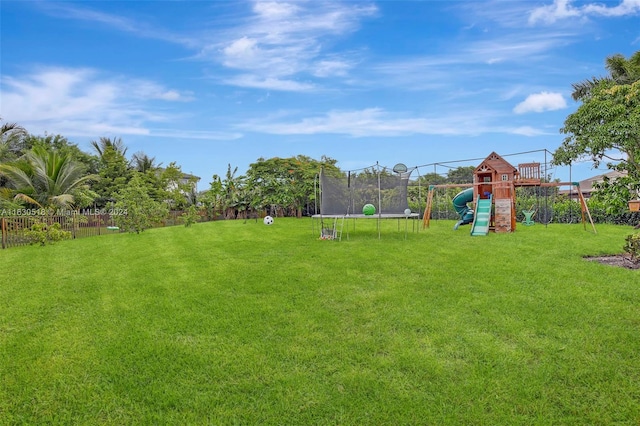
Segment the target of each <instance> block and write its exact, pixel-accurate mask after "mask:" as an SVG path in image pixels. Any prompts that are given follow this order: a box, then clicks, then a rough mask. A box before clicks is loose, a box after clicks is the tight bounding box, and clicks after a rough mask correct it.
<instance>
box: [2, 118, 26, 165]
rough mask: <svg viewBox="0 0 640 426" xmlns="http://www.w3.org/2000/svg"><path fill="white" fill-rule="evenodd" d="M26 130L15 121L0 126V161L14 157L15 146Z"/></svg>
mask: <svg viewBox="0 0 640 426" xmlns="http://www.w3.org/2000/svg"><path fill="white" fill-rule="evenodd" d="M25 136H27V131H26V130H25V129H24V128H23V127H22V126H19V125H18V124H16V123H4V124H3V125H2V127H0V163H2V162H5V161H9V160H12V159H14V157H15V153H16V151H17V147H18V146H19V145H20V142H21V141H22V139H23V138H24V137H25Z"/></svg>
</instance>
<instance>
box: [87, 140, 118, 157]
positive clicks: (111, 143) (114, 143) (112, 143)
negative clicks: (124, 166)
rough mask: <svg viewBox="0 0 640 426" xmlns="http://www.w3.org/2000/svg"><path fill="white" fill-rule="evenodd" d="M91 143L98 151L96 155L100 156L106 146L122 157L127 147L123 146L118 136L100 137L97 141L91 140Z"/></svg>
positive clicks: (105, 149)
mask: <svg viewBox="0 0 640 426" xmlns="http://www.w3.org/2000/svg"><path fill="white" fill-rule="evenodd" d="M91 145H93V148H94V149H95V150H96V151H97V152H98V155H99V156H100V157H102V156H103V155H104V153H105V151H107V149H108V148H112V149H113V150H114V151H115V152H117V153H119V154H122V156H123V157H124V156H125V155H126V153H127V147H125V146H124V142H122V139H120V138H113V139H111V138H105V137H101V138H100V139H98V141H97V142H96V141H91Z"/></svg>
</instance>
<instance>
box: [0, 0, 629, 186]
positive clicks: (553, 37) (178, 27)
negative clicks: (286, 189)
mask: <svg viewBox="0 0 640 426" xmlns="http://www.w3.org/2000/svg"><path fill="white" fill-rule="evenodd" d="M0 13H1V20H2V22H1V24H2V26H1V36H2V39H1V49H2V50H1V54H0V60H1V62H0V71H1V91H0V117H2V120H3V121H5V122H17V123H18V124H20V125H22V126H23V127H25V128H26V129H27V130H28V131H29V132H31V133H34V134H40V135H42V134H44V133H45V132H46V133H48V134H58V133H59V134H62V135H64V136H66V137H67V138H68V139H70V140H71V141H72V142H75V143H77V144H78V145H79V146H80V147H81V148H82V149H84V150H86V151H90V141H92V140H97V139H98V138H100V137H102V136H108V137H120V138H122V140H123V141H124V143H125V145H126V146H127V147H128V154H133V153H135V152H139V151H142V152H144V153H146V154H148V155H149V156H151V157H155V158H156V160H157V161H158V162H161V163H163V164H164V165H167V164H169V163H170V162H172V161H176V162H177V163H178V164H179V165H180V166H181V167H182V169H183V171H185V172H188V173H189V172H190V173H193V174H195V175H197V176H200V177H201V178H202V181H201V183H200V185H199V188H200V189H205V188H206V187H208V185H209V182H210V181H211V176H212V175H213V174H224V173H225V172H226V170H227V165H228V164H231V166H232V168H235V167H238V173H239V174H241V173H244V172H245V171H246V170H247V168H248V166H249V164H250V163H252V162H255V161H256V160H257V159H258V158H261V157H263V158H271V157H289V156H294V155H298V154H303V155H307V156H310V157H312V158H315V159H320V157H321V156H323V155H326V156H328V157H331V158H334V159H336V160H338V166H339V167H341V168H342V169H343V170H353V169H358V168H361V167H366V166H370V165H372V164H376V162H378V163H379V164H381V165H384V166H389V167H392V166H393V165H394V164H396V163H404V164H406V165H407V166H409V167H413V166H422V165H428V164H433V163H438V162H448V161H455V160H463V159H473V158H484V157H486V156H487V155H488V154H489V153H491V152H492V151H495V152H497V153H499V154H502V155H505V154H511V153H517V152H525V151H531V150H544V149H546V150H548V151H550V152H553V151H554V150H555V149H556V148H557V147H558V146H559V145H560V143H561V142H562V139H563V135H561V134H560V133H559V129H560V128H561V127H562V125H563V122H564V120H565V118H566V117H567V115H568V114H570V113H572V112H573V111H575V109H576V108H577V107H578V104H577V103H575V102H574V101H573V100H572V99H571V91H572V87H571V84H572V83H576V82H580V81H583V80H585V79H588V78H590V77H592V76H603V75H606V74H607V72H606V70H605V68H604V61H605V58H606V57H607V56H610V55H612V54H615V53H621V54H623V55H624V56H625V57H629V56H630V55H631V54H632V53H633V52H635V51H637V50H640V0H621V1H619V0H612V1H604V2H602V1H600V2H597V3H596V2H591V1H586V2H585V1H570V0H555V1H553V0H540V1H492V0H487V1H477V0H473V1H462V0H461V1H378V2H369V1H345V2H339V1H335V2H334V1H316V0H309V1H302V0H300V1H292V2H276V1H242V0H233V1H231V0H229V1H162V2H161V1H106V2H102V1H81V2H73V1H65V2H53V1H46V2H45V1H7V0H3V1H2V2H0ZM547 156H548V160H550V155H549V154H547ZM507 159H508V160H509V161H511V162H512V163H513V164H514V165H517V164H518V163H521V162H530V161H544V153H543V152H534V153H530V154H526V155H522V156H514V157H507ZM478 163H479V161H476V162H470V163H459V164H453V166H458V165H460V166H463V165H475V164H478ZM435 170H436V171H437V172H442V173H444V172H446V168H444V169H442V168H438V167H436V168H435ZM419 171H420V172H421V173H425V172H432V171H434V168H433V167H431V166H429V167H427V168H425V169H422V168H421V169H419ZM550 172H551V173H553V177H554V178H559V179H561V180H568V179H569V170H568V168H558V169H555V170H550ZM601 172H602V171H596V170H591V166H590V164H588V163H584V164H577V165H575V166H574V167H573V168H572V170H571V173H572V175H571V179H572V180H580V179H583V178H586V177H588V176H590V175H594V174H598V173H601Z"/></svg>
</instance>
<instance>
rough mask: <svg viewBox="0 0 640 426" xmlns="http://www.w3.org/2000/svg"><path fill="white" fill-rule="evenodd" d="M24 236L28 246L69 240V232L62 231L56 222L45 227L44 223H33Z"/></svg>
mask: <svg viewBox="0 0 640 426" xmlns="http://www.w3.org/2000/svg"><path fill="white" fill-rule="evenodd" d="M24 234H25V237H27V240H28V241H29V244H40V245H41V246H44V245H46V244H47V243H54V242H56V241H61V240H68V239H69V238H71V232H69V231H63V230H62V228H61V227H60V224H59V223H57V222H56V223H54V224H52V225H47V224H46V223H44V222H38V223H34V224H33V225H31V228H30V229H29V230H28V231H26V232H25V233H24Z"/></svg>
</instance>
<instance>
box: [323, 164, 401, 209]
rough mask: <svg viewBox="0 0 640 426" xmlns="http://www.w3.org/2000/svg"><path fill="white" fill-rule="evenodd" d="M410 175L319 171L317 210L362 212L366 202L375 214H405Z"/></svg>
mask: <svg viewBox="0 0 640 426" xmlns="http://www.w3.org/2000/svg"><path fill="white" fill-rule="evenodd" d="M410 174H411V172H407V173H400V174H396V175H391V174H388V173H385V172H382V173H380V172H378V173H376V172H374V173H372V172H365V173H360V174H356V173H350V174H348V175H347V176H344V177H339V178H337V177H331V176H326V175H325V174H324V173H320V196H321V203H320V213H321V214H322V215H351V214H362V207H364V205H365V204H373V205H374V206H375V208H376V214H404V211H405V210H406V209H408V208H409V203H408V201H407V185H408V183H409V175H410Z"/></svg>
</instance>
